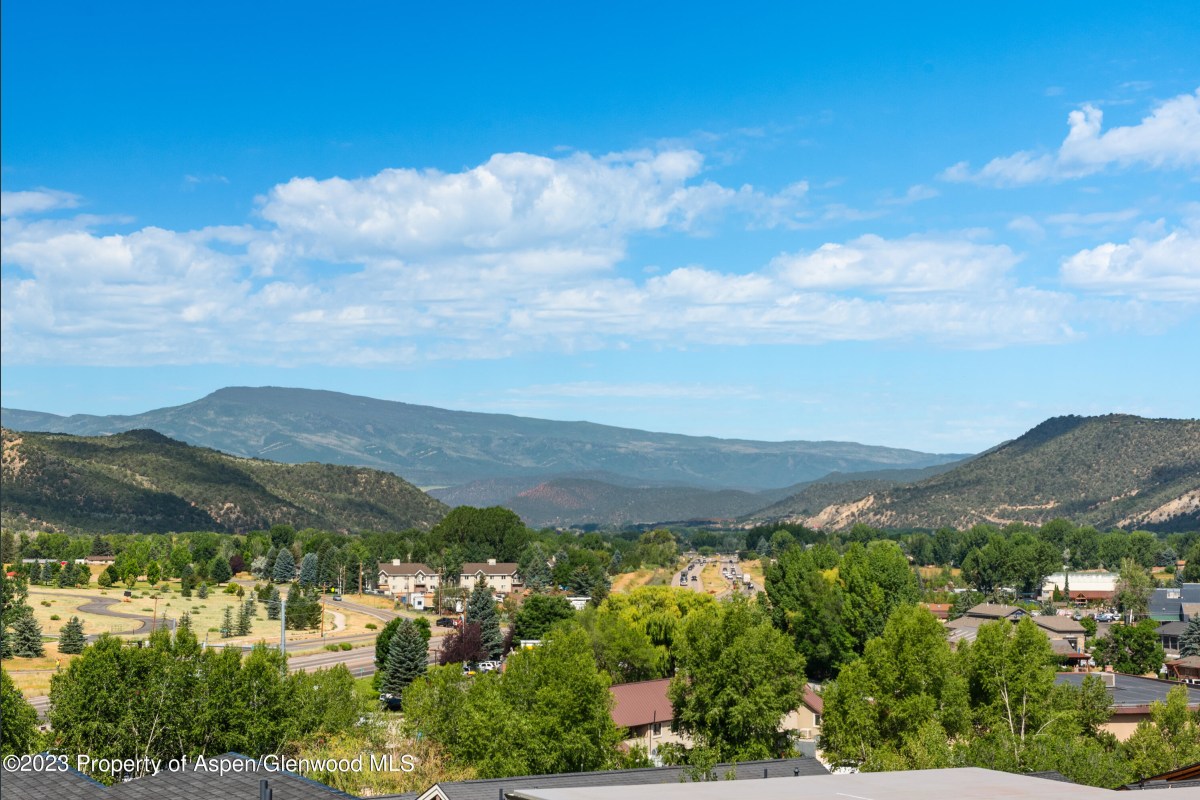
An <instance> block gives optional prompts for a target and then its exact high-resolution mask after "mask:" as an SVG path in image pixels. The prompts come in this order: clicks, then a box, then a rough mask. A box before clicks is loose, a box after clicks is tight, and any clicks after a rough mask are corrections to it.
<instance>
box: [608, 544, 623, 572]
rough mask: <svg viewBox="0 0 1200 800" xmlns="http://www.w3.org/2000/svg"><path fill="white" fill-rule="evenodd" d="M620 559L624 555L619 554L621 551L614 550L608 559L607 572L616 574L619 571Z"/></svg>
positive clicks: (621, 559)
mask: <svg viewBox="0 0 1200 800" xmlns="http://www.w3.org/2000/svg"><path fill="white" fill-rule="evenodd" d="M622 561H624V557H623V556H622V555H621V551H620V550H614V551H613V554H612V558H610V559H609V560H608V574H610V575H616V574H617V573H618V572H620V571H621V562H622Z"/></svg>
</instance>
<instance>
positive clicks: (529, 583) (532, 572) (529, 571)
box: [519, 542, 550, 592]
mask: <svg viewBox="0 0 1200 800" xmlns="http://www.w3.org/2000/svg"><path fill="white" fill-rule="evenodd" d="M519 569H520V572H521V577H522V578H524V579H525V587H526V588H527V589H529V591H531V592H543V591H545V590H546V589H547V588H549V586H550V563H549V559H547V558H546V550H545V548H543V547H542V545H541V544H540V543H538V542H534V543H533V544H531V545H529V547H527V548H525V553H524V555H523V556H522V557H521V563H520V565H519Z"/></svg>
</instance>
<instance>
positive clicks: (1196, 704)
mask: <svg viewBox="0 0 1200 800" xmlns="http://www.w3.org/2000/svg"><path fill="white" fill-rule="evenodd" d="M1088 676H1095V677H1098V678H1100V679H1101V680H1102V681H1104V687H1105V689H1107V690H1108V696H1109V697H1110V698H1112V703H1113V705H1112V716H1111V717H1110V718H1109V720H1108V722H1106V723H1105V724H1104V725H1102V726H1101V728H1102V729H1104V730H1106V731H1108V732H1109V733H1111V734H1113V735H1114V736H1116V737H1117V738H1118V739H1119V740H1121V741H1125V740H1126V739H1128V738H1129V737H1130V736H1132V735H1133V732H1134V731H1135V730H1137V726H1138V723H1140V722H1143V721H1146V720H1149V719H1150V704H1151V703H1155V702H1159V703H1162V702H1166V699H1167V692H1169V691H1171V690H1172V689H1174V688H1175V687H1176V686H1186V684H1182V683H1180V682H1178V681H1164V680H1158V679H1156V678H1145V677H1142V676H1141V675H1126V674H1124V673H1121V672H1060V673H1058V675H1056V676H1055V682H1056V683H1059V684H1065V685H1069V686H1081V685H1082V684H1083V680H1084V678H1087V677H1088ZM1187 692H1188V708H1189V709H1191V710H1192V711H1196V710H1200V687H1190V686H1189V687H1187Z"/></svg>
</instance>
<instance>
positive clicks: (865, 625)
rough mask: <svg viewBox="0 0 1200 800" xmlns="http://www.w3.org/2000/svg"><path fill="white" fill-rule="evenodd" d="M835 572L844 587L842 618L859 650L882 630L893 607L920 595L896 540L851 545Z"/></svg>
mask: <svg viewBox="0 0 1200 800" xmlns="http://www.w3.org/2000/svg"><path fill="white" fill-rule="evenodd" d="M838 574H839V578H840V579H841V581H842V585H843V587H844V589H845V600H844V604H843V618H844V620H845V624H846V629H847V630H848V631H849V632H850V635H851V636H853V637H854V639H855V649H856V650H857V651H859V652H861V651H862V648H863V647H864V646H865V645H866V643H867V640H869V639H871V638H873V637H875V636H878V635H879V634H880V633H881V632H882V631H883V626H884V625H885V624H886V623H887V619H888V617H889V616H890V615H891V613H892V610H893V609H895V608H896V607H897V606H899V605H903V604H905V603H915V602H917V601H918V600H920V599H921V589H920V586H919V585H918V584H917V577H916V574H915V573H914V572H913V570H912V568H911V566H910V565H909V563H908V557H907V556H905V555H904V552H903V551H902V550H901V549H900V546H899V545H898V544H896V543H895V542H891V541H882V540H880V541H874V542H871V543H870V544H868V545H867V546H866V547H865V548H864V547H863V546H862V545H859V544H853V545H851V546H850V547H849V548H848V549H847V550H846V554H845V556H843V557H842V561H841V564H840V565H839V566H838Z"/></svg>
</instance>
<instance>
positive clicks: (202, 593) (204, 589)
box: [196, 581, 208, 600]
mask: <svg viewBox="0 0 1200 800" xmlns="http://www.w3.org/2000/svg"><path fill="white" fill-rule="evenodd" d="M196 597H199V598H200V599H201V600H207V599H208V582H207V581H200V588H199V589H197V590H196Z"/></svg>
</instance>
